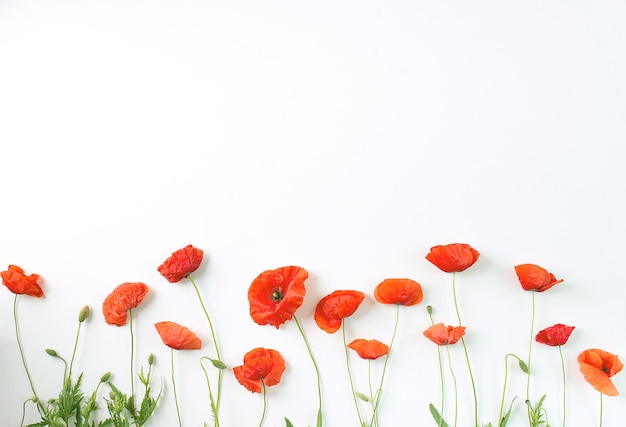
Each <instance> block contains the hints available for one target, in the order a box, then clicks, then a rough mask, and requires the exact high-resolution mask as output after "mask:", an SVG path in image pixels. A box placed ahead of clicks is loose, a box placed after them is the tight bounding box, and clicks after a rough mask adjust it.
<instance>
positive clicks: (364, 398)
mask: <svg viewBox="0 0 626 427" xmlns="http://www.w3.org/2000/svg"><path fill="white" fill-rule="evenodd" d="M356 397H358V398H359V399H361V400H362V401H364V402H369V401H370V398H369V397H367V396H366V395H364V394H363V393H359V392H358V391H357V392H356Z"/></svg>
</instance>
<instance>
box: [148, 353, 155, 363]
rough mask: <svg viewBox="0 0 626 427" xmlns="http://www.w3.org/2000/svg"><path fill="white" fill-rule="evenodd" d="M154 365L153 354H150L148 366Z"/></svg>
mask: <svg viewBox="0 0 626 427" xmlns="http://www.w3.org/2000/svg"><path fill="white" fill-rule="evenodd" d="M152 364H154V354H152V353H150V355H149V356H148V365H152Z"/></svg>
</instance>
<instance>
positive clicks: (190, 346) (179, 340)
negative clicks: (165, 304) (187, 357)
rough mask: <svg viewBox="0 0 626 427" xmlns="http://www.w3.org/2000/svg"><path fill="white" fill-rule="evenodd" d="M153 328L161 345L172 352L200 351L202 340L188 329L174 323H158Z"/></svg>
mask: <svg viewBox="0 0 626 427" xmlns="http://www.w3.org/2000/svg"><path fill="white" fill-rule="evenodd" d="M154 327H155V328H156V330H157V332H158V333H159V335H160V336H161V339H162V340H163V343H164V344H165V345H166V346H168V347H170V348H173V349H174V350H200V349H201V348H202V340H201V339H200V338H198V336H197V335H196V334H194V333H193V332H191V331H190V330H189V329H188V328H186V327H184V326H182V325H179V324H178V323H176V322H159V323H155V324H154Z"/></svg>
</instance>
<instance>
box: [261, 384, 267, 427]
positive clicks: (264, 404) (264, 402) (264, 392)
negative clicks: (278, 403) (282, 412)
mask: <svg viewBox="0 0 626 427" xmlns="http://www.w3.org/2000/svg"><path fill="white" fill-rule="evenodd" d="M261 387H262V388H263V390H262V391H261V392H262V393H263V413H261V422H260V423H259V427H261V426H262V425H263V421H265V412H266V411H267V390H266V389H265V382H264V381H263V380H262V379H261Z"/></svg>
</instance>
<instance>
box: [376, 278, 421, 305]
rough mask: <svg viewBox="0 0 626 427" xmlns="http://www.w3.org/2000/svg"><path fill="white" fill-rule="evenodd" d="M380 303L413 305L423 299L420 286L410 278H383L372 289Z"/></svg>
mask: <svg viewBox="0 0 626 427" xmlns="http://www.w3.org/2000/svg"><path fill="white" fill-rule="evenodd" d="M374 298H376V301H378V302H379V303H381V304H400V305H407V306H409V305H415V304H418V303H420V302H422V300H423V299H424V294H423V292H422V286H421V285H420V284H419V283H417V282H416V281H414V280H411V279H385V280H383V281H382V282H380V283H379V284H378V286H376V289H374Z"/></svg>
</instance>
